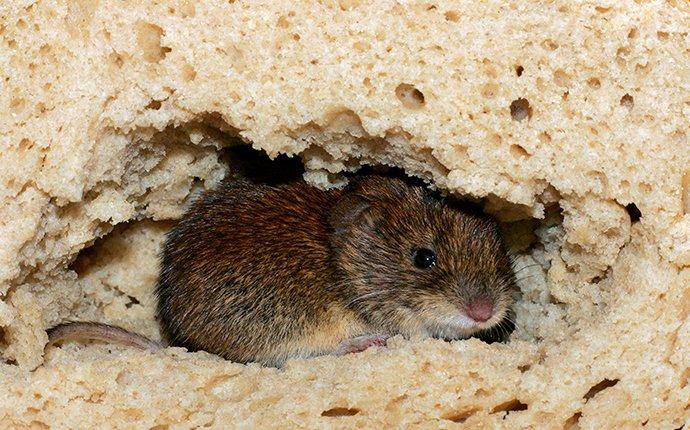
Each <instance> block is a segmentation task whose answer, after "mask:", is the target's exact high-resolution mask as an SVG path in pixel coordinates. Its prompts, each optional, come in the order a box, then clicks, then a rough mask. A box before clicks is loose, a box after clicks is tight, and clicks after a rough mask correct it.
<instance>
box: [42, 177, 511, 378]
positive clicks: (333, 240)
mask: <svg viewBox="0 0 690 430" xmlns="http://www.w3.org/2000/svg"><path fill="white" fill-rule="evenodd" d="M514 285H515V276H514V272H513V270H512V267H511V261H510V258H509V256H508V253H507V252H506V249H505V246H504V244H503V242H502V238H501V235H500V233H499V228H498V225H497V223H496V221H494V220H493V219H492V218H490V217H488V216H486V215H483V214H481V213H478V212H477V211H471V210H467V209H466V208H464V207H463V206H461V205H460V204H458V203H457V202H455V201H453V200H448V199H445V198H442V197H440V196H438V195H436V194H434V193H431V192H430V191H428V190H427V189H426V188H425V187H423V186H421V185H419V184H416V185H415V184H413V183H411V182H410V181H406V180H403V179H401V178H397V177H391V176H386V175H380V174H368V175H363V176H358V177H354V178H351V179H350V183H349V184H348V185H347V186H346V187H345V188H342V189H333V190H322V189H318V188H315V187H313V186H310V185H309V184H307V183H305V182H303V181H301V180H292V181H290V182H288V183H283V184H270V185H269V184H262V183H256V182H252V181H250V180H247V179H242V178H237V177H227V178H226V179H224V180H223V181H222V182H221V183H220V184H219V186H218V187H216V188H215V189H213V190H210V191H208V192H206V193H205V194H203V195H202V196H201V197H200V198H199V199H198V200H197V201H196V202H195V203H193V204H192V206H191V207H190V209H189V210H188V211H187V212H186V214H185V215H184V216H183V218H182V219H181V220H180V221H179V223H178V224H177V225H176V226H175V227H174V228H173V229H172V230H171V231H170V232H169V233H168V235H167V238H166V241H165V245H164V247H163V251H162V255H161V270H160V277H159V281H158V284H157V287H156V293H157V296H158V314H159V317H160V321H161V324H162V328H163V332H164V334H165V337H166V338H167V339H168V341H169V343H170V344H171V345H174V346H182V347H185V348H187V349H188V350H191V351H195V350H204V351H207V352H210V353H214V354H217V355H220V356H222V357H224V358H226V359H228V360H232V361H236V362H259V363H262V364H265V365H272V366H280V365H281V364H282V363H284V362H285V360H287V359H289V358H306V357H313V356H317V355H323V354H336V355H339V354H345V353H350V352H357V351H361V350H364V349H366V348H368V347H370V346H372V345H383V344H385V342H386V339H387V338H388V337H390V336H395V335H403V336H405V337H412V336H422V337H436V338H442V339H446V340H453V339H462V338H467V337H470V336H472V335H476V334H481V333H483V332H484V333H485V332H487V331H490V330H492V329H493V330H495V329H496V327H497V326H498V325H499V324H500V323H501V322H502V321H503V320H504V318H506V317H507V313H508V311H509V308H510V305H511V294H510V293H511V289H512V288H514ZM89 324H90V325H89ZM108 327H111V326H107V325H104V324H92V323H79V322H77V323H67V324H63V325H60V326H57V327H56V328H53V329H52V330H51V331H49V333H50V340H51V343H54V342H56V341H58V340H63V339H66V338H75V337H84V338H93V339H100V340H105V339H108V338H110V339H111V340H113V341H115V342H120V343H128V344H130V345H134V346H139V347H140V348H146V349H152V350H155V349H156V348H159V347H162V345H160V344H156V343H153V344H151V343H147V342H146V341H145V340H143V339H141V336H139V335H135V334H133V333H132V336H133V338H132V339H130V340H129V341H127V339H126V337H127V336H126V333H127V332H126V331H124V330H122V329H119V328H117V327H111V328H112V330H109V329H108ZM109 331H110V336H109V335H108V332H109ZM123 336H124V338H123ZM123 339H124V340H123ZM144 339H145V338H144Z"/></svg>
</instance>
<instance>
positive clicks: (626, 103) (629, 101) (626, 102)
mask: <svg viewBox="0 0 690 430" xmlns="http://www.w3.org/2000/svg"><path fill="white" fill-rule="evenodd" d="M634 105H635V101H634V100H633V97H632V96H631V95H630V94H625V95H624V96H623V97H621V106H623V107H626V108H628V109H632V108H633V106H634Z"/></svg>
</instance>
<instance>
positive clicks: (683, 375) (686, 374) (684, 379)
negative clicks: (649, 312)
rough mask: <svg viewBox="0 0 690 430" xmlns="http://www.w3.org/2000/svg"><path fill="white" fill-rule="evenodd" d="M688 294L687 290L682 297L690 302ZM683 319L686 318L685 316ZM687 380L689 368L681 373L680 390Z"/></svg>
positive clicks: (689, 378)
mask: <svg viewBox="0 0 690 430" xmlns="http://www.w3.org/2000/svg"><path fill="white" fill-rule="evenodd" d="M688 293H690V289H688V290H687V291H686V294H684V297H685V296H687V297H686V298H687V299H688V300H690V294H688ZM686 303H690V302H686ZM685 317H686V318H687V315H686V316H685ZM688 380H690V367H688V368H687V369H685V370H684V371H683V373H681V374H680V389H681V390H682V389H683V388H685V387H686V386H687V385H688Z"/></svg>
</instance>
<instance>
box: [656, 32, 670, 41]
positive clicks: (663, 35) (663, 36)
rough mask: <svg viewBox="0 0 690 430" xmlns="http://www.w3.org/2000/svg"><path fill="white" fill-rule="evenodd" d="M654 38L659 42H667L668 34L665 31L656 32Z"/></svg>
mask: <svg viewBox="0 0 690 430" xmlns="http://www.w3.org/2000/svg"><path fill="white" fill-rule="evenodd" d="M656 37H657V38H658V39H659V40H668V33H667V32H665V31H657V32H656Z"/></svg>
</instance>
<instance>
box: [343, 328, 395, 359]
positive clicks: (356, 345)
mask: <svg viewBox="0 0 690 430" xmlns="http://www.w3.org/2000/svg"><path fill="white" fill-rule="evenodd" d="M387 340H388V336H387V335H385V334H381V333H376V334H366V335H364V336H357V337H353V338H352V339H347V340H344V341H342V342H341V343H340V345H339V346H338V348H337V349H336V350H335V355H345V354H352V353H354V352H362V351H364V350H366V349H367V348H369V347H371V346H385V345H386V341H387Z"/></svg>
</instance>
